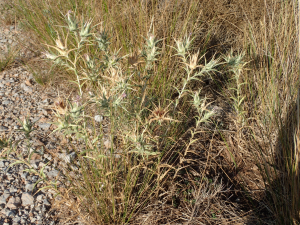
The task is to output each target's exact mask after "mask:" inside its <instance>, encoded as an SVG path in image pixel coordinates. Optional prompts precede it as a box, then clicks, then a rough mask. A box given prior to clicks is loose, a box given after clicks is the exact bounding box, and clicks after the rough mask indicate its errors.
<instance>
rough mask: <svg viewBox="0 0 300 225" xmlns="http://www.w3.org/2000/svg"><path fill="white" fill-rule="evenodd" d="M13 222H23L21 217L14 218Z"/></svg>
mask: <svg viewBox="0 0 300 225" xmlns="http://www.w3.org/2000/svg"><path fill="white" fill-rule="evenodd" d="M13 222H14V223H17V224H18V223H20V222H21V217H19V216H15V217H14V218H13Z"/></svg>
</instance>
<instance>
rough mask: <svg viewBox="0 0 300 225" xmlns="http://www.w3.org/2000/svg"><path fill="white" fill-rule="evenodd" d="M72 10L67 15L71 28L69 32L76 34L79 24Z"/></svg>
mask: <svg viewBox="0 0 300 225" xmlns="http://www.w3.org/2000/svg"><path fill="white" fill-rule="evenodd" d="M71 13H72V10H69V11H68V13H67V23H68V26H69V31H71V32H75V31H77V29H78V24H77V21H76V19H75V17H74V16H72V15H71Z"/></svg>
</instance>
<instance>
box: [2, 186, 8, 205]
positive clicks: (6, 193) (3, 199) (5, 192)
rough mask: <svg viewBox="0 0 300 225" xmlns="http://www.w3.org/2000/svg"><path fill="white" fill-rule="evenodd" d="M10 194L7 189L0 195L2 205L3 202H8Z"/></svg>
mask: <svg viewBox="0 0 300 225" xmlns="http://www.w3.org/2000/svg"><path fill="white" fill-rule="evenodd" d="M9 196H10V193H9V192H8V191H7V190H5V191H4V193H3V194H2V196H1V197H0V205H2V204H4V205H5V204H6V199H7V198H8V197H9Z"/></svg>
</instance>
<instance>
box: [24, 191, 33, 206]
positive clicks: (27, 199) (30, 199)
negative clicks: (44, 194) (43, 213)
mask: <svg viewBox="0 0 300 225" xmlns="http://www.w3.org/2000/svg"><path fill="white" fill-rule="evenodd" d="M33 201H34V198H33V196H32V195H31V194H29V193H27V192H23V193H22V205H23V206H28V205H33Z"/></svg>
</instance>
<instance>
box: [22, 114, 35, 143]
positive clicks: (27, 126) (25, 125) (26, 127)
mask: <svg viewBox="0 0 300 225" xmlns="http://www.w3.org/2000/svg"><path fill="white" fill-rule="evenodd" d="M18 121H19V122H20V124H21V125H22V128H21V129H19V131H23V132H24V134H25V136H26V138H29V137H30V133H31V132H32V131H34V130H36V129H35V128H33V126H34V124H35V122H34V123H32V122H31V121H30V120H29V119H28V117H26V118H24V120H23V122H22V121H21V120H19V119H18Z"/></svg>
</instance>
